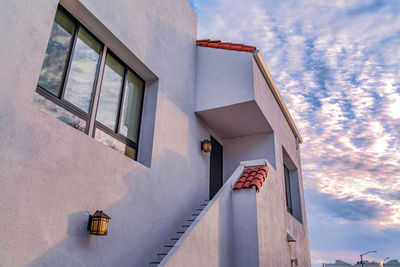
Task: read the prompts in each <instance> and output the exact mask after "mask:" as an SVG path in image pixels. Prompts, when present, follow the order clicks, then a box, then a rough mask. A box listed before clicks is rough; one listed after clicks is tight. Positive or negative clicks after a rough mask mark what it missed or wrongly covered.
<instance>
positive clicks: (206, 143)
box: [201, 139, 211, 153]
mask: <svg viewBox="0 0 400 267" xmlns="http://www.w3.org/2000/svg"><path fill="white" fill-rule="evenodd" d="M201 150H203V151H204V152H206V153H209V152H211V141H210V140H208V139H205V140H203V141H202V142H201Z"/></svg>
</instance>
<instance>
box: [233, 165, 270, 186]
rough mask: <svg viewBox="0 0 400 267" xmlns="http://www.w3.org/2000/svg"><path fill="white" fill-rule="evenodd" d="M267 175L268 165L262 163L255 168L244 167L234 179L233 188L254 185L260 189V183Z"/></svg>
mask: <svg viewBox="0 0 400 267" xmlns="http://www.w3.org/2000/svg"><path fill="white" fill-rule="evenodd" d="M267 175H268V166H267V165H264V166H261V167H259V168H258V167H256V168H246V169H245V170H244V171H243V173H242V175H241V176H240V178H239V179H238V180H237V181H236V184H235V186H234V187H233V190H238V189H245V188H251V187H253V186H254V187H255V188H256V190H257V192H258V191H260V188H261V186H262V184H263V183H264V182H265V179H266V178H267Z"/></svg>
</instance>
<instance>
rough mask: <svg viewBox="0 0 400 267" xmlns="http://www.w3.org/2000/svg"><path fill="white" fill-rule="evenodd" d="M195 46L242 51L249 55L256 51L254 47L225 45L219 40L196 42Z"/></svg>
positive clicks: (233, 44)
mask: <svg viewBox="0 0 400 267" xmlns="http://www.w3.org/2000/svg"><path fill="white" fill-rule="evenodd" d="M197 46H205V47H212V48H219V49H226V50H235V51H243V52H250V53H253V52H254V51H255V50H256V47H255V46H251V45H245V44H236V43H226V42H221V41H220V40H210V39H204V40H197Z"/></svg>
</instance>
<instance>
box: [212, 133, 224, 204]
mask: <svg viewBox="0 0 400 267" xmlns="http://www.w3.org/2000/svg"><path fill="white" fill-rule="evenodd" d="M211 147H212V150H211V156H210V199H212V198H213V197H214V196H215V194H216V193H217V192H218V191H219V189H220V188H221V187H222V145H221V144H220V143H218V141H217V140H215V139H214V138H213V137H212V136H211Z"/></svg>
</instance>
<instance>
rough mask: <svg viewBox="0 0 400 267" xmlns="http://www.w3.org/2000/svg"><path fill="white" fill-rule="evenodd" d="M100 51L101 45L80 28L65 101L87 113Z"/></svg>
mask: <svg viewBox="0 0 400 267" xmlns="http://www.w3.org/2000/svg"><path fill="white" fill-rule="evenodd" d="M100 49H101V45H100V44H99V43H98V42H97V41H96V40H95V39H94V38H93V37H92V36H91V35H90V34H89V33H88V32H86V31H85V30H84V29H83V28H80V29H79V32H78V39H77V40H76V44H75V49H74V53H73V57H72V63H71V67H70V71H69V75H68V79H67V85H66V89H65V94H64V99H66V100H68V101H69V102H71V103H72V104H74V105H75V106H77V107H78V108H80V109H82V110H83V111H85V112H89V106H90V101H91V99H92V91H93V84H94V81H95V77H96V68H97V63H98V60H99V54H100Z"/></svg>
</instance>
